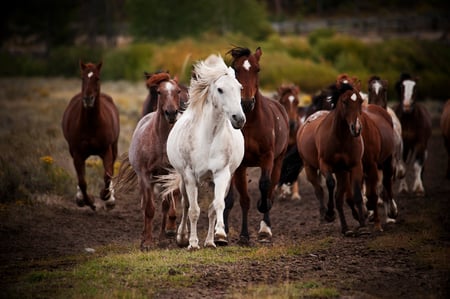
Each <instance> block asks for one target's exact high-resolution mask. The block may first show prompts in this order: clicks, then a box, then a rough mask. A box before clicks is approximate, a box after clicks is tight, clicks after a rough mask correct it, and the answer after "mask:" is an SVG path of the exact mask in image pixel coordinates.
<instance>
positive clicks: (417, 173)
mask: <svg viewBox="0 0 450 299" xmlns="http://www.w3.org/2000/svg"><path fill="white" fill-rule="evenodd" d="M421 173H422V165H420V164H419V163H417V162H414V184H413V191H414V192H415V193H419V194H422V193H425V189H424V188H423V184H422V178H421Z"/></svg>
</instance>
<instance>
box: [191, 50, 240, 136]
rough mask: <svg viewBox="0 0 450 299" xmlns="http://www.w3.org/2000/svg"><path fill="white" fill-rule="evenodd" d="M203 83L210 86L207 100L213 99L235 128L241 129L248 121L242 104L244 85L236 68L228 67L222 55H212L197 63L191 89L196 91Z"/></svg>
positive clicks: (216, 106)
mask: <svg viewBox="0 0 450 299" xmlns="http://www.w3.org/2000/svg"><path fill="white" fill-rule="evenodd" d="M201 85H204V86H208V91H207V94H206V95H205V96H206V97H207V99H205V100H206V101H211V103H212V104H213V105H214V107H215V108H216V109H221V110H222V112H223V113H224V114H225V115H226V117H227V118H228V119H229V120H230V122H231V125H232V126H233V128H235V129H241V128H242V127H243V126H244V124H245V121H246V119H245V114H244V111H243V110H242V106H241V89H242V85H241V84H240V83H239V81H238V80H237V79H236V76H235V73H234V70H233V69H232V68H231V67H227V65H226V64H225V62H224V61H223V59H222V57H221V56H218V55H210V56H209V57H208V58H207V59H206V60H205V61H203V62H199V63H198V64H196V65H195V68H194V75H193V78H192V80H191V90H192V91H194V92H195V89H196V88H195V87H196V86H201ZM191 98H193V97H192V96H191Z"/></svg>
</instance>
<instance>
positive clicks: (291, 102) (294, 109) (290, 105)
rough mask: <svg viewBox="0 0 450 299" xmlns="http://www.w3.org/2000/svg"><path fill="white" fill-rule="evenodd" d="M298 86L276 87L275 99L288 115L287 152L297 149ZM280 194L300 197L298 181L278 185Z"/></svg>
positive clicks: (299, 120) (295, 197) (299, 121)
mask: <svg viewBox="0 0 450 299" xmlns="http://www.w3.org/2000/svg"><path fill="white" fill-rule="evenodd" d="M299 93H300V88H299V87H298V86H297V85H295V84H290V85H282V86H280V87H278V89H277V94H276V96H275V98H276V100H277V101H278V102H280V104H281V105H283V107H284V108H285V109H286V112H287V114H288V117H289V143H288V149H287V152H289V151H290V150H291V149H293V150H297V130H298V128H299V125H300V123H301V115H300V114H299V113H300V111H299V107H298V105H299V99H298V95H299ZM280 189H281V193H282V196H283V197H285V196H287V195H288V194H289V195H290V196H291V198H292V199H294V200H299V199H300V194H299V193H298V181H297V180H295V181H294V182H292V184H282V185H281V186H280Z"/></svg>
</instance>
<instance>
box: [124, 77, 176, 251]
mask: <svg viewBox="0 0 450 299" xmlns="http://www.w3.org/2000/svg"><path fill="white" fill-rule="evenodd" d="M147 85H148V86H149V89H150V93H152V94H156V95H157V99H156V103H157V108H156V110H155V111H154V112H151V113H149V114H147V115H145V116H144V117H143V118H141V120H140V121H139V123H138V124H137V126H136V129H135V130H134V133H133V137H132V139H131V143H130V148H129V151H128V160H127V159H124V161H123V163H122V165H123V166H122V165H121V167H120V170H119V174H118V176H117V183H116V184H117V187H118V188H119V187H120V188H121V189H124V188H123V186H122V185H123V184H130V182H132V181H133V180H135V179H136V176H137V180H138V185H139V190H140V195H141V200H142V201H141V204H142V214H143V216H144V229H143V232H142V239H141V249H142V250H147V249H149V248H150V246H151V243H152V223H153V218H154V215H155V199H156V197H157V195H158V194H157V193H154V192H155V188H157V187H158V186H157V177H158V176H160V175H165V174H167V173H168V169H170V168H171V165H170V163H169V160H168V157H167V150H166V143H167V137H168V136H169V132H170V130H171V129H172V127H173V125H174V123H175V121H176V120H177V118H178V116H179V114H180V109H181V108H180V94H181V89H180V87H179V86H178V83H177V81H176V80H173V79H171V77H170V75H169V74H168V73H164V72H160V73H156V74H153V75H151V76H150V77H149V78H148V79H147ZM127 163H129V164H128V165H131V167H132V169H130V168H129V167H126V166H128V165H127ZM176 195H178V193H177V194H176ZM162 211H163V217H162V224H161V231H160V235H159V238H160V240H161V239H162V238H163V237H164V235H169V236H173V235H175V233H176V212H175V199H174V198H170V197H169V198H167V197H164V198H163V200H162Z"/></svg>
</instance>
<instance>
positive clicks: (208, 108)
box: [196, 103, 227, 140]
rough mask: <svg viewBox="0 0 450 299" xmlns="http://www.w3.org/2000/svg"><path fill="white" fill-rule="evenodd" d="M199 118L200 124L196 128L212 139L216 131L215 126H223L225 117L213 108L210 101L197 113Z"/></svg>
mask: <svg viewBox="0 0 450 299" xmlns="http://www.w3.org/2000/svg"><path fill="white" fill-rule="evenodd" d="M197 115H198V116H199V117H200V118H201V119H200V125H199V126H198V128H197V129H196V130H197V131H198V132H200V131H201V134H202V135H203V136H204V137H205V138H207V139H211V140H212V139H213V138H214V137H215V136H216V135H217V133H218V130H217V128H223V127H224V125H225V124H224V123H226V121H227V119H226V117H225V114H224V113H223V112H220V111H218V110H217V109H214V107H213V105H212V103H210V104H205V106H204V107H203V110H202V111H201V113H197Z"/></svg>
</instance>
